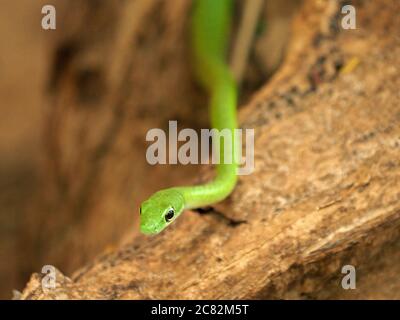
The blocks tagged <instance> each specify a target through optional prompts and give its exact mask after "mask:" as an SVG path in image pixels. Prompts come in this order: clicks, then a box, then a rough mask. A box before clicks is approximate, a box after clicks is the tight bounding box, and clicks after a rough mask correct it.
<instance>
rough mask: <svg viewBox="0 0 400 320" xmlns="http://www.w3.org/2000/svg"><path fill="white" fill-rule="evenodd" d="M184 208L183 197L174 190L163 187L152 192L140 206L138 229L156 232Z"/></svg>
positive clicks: (147, 232)
mask: <svg viewBox="0 0 400 320" xmlns="http://www.w3.org/2000/svg"><path fill="white" fill-rule="evenodd" d="M183 209H184V198H183V196H182V194H181V193H180V192H179V191H177V190H175V189H174V188H171V189H164V190H161V191H158V192H156V193H155V194H153V195H152V196H151V197H150V198H149V199H147V200H146V201H144V202H143V203H142V205H141V206H140V231H141V232H142V233H144V234H157V233H159V232H161V231H162V230H163V229H164V228H166V227H167V226H168V225H170V224H171V223H172V221H174V220H175V219H176V218H177V217H178V216H179V215H180V214H181V213H182V211H183Z"/></svg>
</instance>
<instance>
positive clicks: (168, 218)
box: [165, 209, 175, 222]
mask: <svg viewBox="0 0 400 320" xmlns="http://www.w3.org/2000/svg"><path fill="white" fill-rule="evenodd" d="M174 215H175V211H174V209H169V211H168V212H167V214H166V215H165V221H167V222H170V221H171V220H172V218H173V217H174Z"/></svg>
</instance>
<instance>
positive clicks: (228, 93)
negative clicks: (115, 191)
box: [140, 0, 238, 234]
mask: <svg viewBox="0 0 400 320" xmlns="http://www.w3.org/2000/svg"><path fill="white" fill-rule="evenodd" d="M232 10H233V1H232V0H195V1H194V7H193V13H192V20H191V22H192V23H191V47H192V54H193V62H194V69H195V75H196V78H197V81H198V82H199V83H200V84H201V85H202V86H203V87H204V89H205V90H206V91H207V93H208V95H209V99H210V101H209V109H210V110H209V113H210V119H211V127H212V128H214V129H217V130H219V131H221V130H223V129H229V132H230V134H231V139H232V144H231V146H230V149H231V150H226V148H227V147H226V146H225V144H224V143H223V140H224V139H223V138H222V137H219V138H218V139H219V140H220V141H219V142H220V143H219V148H218V149H219V150H218V152H219V156H220V161H219V164H217V168H216V170H217V172H216V177H215V179H214V180H213V181H211V182H209V183H206V184H203V185H197V186H182V187H172V188H168V189H163V190H160V191H158V192H156V193H154V194H153V195H152V196H151V197H150V198H149V199H147V200H146V201H144V202H143V203H142V205H141V207H140V229H141V232H142V233H144V234H157V233H159V232H161V231H162V230H163V229H164V228H165V227H167V226H168V225H170V224H171V223H172V222H173V221H174V220H175V219H176V218H178V217H179V216H180V215H181V213H182V212H183V211H184V210H185V209H193V208H199V207H203V206H208V205H211V204H213V203H216V202H219V201H221V200H223V199H225V198H226V197H227V196H228V195H229V194H230V193H231V192H232V190H233V189H234V187H235V185H236V182H237V167H238V165H237V162H236V161H235V159H236V158H235V157H234V156H233V159H234V161H224V159H225V158H224V157H225V154H226V151H228V152H231V154H232V155H235V154H236V151H237V150H236V148H237V147H236V144H237V141H236V137H235V134H234V130H235V129H236V128H237V117H236V100H237V89H236V85H235V81H234V79H233V76H232V74H231V72H230V70H229V67H228V65H227V62H226V57H225V54H226V47H227V44H228V38H229V37H228V35H229V30H230V23H231V17H232ZM224 149H225V150H224Z"/></svg>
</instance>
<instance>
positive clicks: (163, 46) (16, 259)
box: [0, 0, 301, 299]
mask: <svg viewBox="0 0 400 320" xmlns="http://www.w3.org/2000/svg"><path fill="white" fill-rule="evenodd" d="M244 3H245V2H243V1H238V2H237V5H236V15H237V19H235V21H236V22H235V28H234V32H233V38H235V37H234V36H235V35H237V34H238V32H239V30H240V28H241V26H240V25H239V23H238V22H237V21H241V17H242V13H243V12H244ZM300 3H301V1H296V0H281V1H268V2H267V3H264V4H263V5H262V6H261V7H260V9H259V11H260V12H259V16H260V20H259V21H258V22H257V24H256V25H255V26H254V30H255V36H254V38H252V39H251V41H249V43H250V45H249V44H247V45H245V47H246V46H247V48H245V49H247V51H248V52H249V59H248V60H249V61H250V63H247V59H246V57H243V59H242V61H241V63H242V64H244V66H245V69H244V71H243V75H241V82H242V90H241V97H240V101H241V104H245V103H246V101H247V100H248V98H249V97H250V95H251V94H252V93H253V92H254V91H255V90H257V89H258V88H259V87H260V86H261V85H262V84H263V83H264V82H265V81H266V80H267V79H268V78H269V77H270V76H271V75H272V74H273V72H274V71H275V70H276V68H277V67H278V66H279V63H280V62H281V61H282V57H283V56H284V52H285V45H286V43H287V41H288V38H289V36H290V31H289V30H290V21H291V17H292V15H293V13H294V12H295V11H296V10H297V8H298V7H299V5H300ZM45 4H51V5H54V6H55V8H56V10H57V29H56V30H43V29H42V27H41V20H42V18H43V15H42V13H41V10H42V6H43V5H45ZM190 5H191V2H190V1H189V0H174V1H163V0H137V1H111V0H107V1H99V0H74V1H68V0H47V1H42V0H18V1H12V0H0V6H1V11H0V36H1V39H2V41H0V101H1V104H0V105H1V117H0V123H1V125H0V128H1V129H0V130H1V131H0V133H1V134H0V155H1V157H0V298H6V299H8V298H11V296H12V290H13V289H17V290H22V289H23V286H24V284H25V283H26V282H27V280H28V279H29V276H30V274H32V273H33V272H40V270H41V268H42V266H43V265H45V264H51V265H54V266H56V267H57V268H58V269H60V270H61V271H62V272H63V273H65V274H66V275H71V273H72V272H73V271H75V270H77V269H78V268H79V267H80V266H82V265H84V264H85V263H87V262H88V261H90V259H92V258H94V257H95V256H96V255H98V254H100V253H103V252H107V251H108V250H112V249H113V248H115V247H116V246H118V245H119V244H121V243H123V242H126V241H129V239H131V238H132V237H133V236H134V235H135V233H136V232H137V228H136V227H137V218H138V216H137V211H138V205H139V203H140V202H141V201H142V200H144V199H145V198H146V197H148V196H149V195H150V194H151V193H152V192H154V191H156V190H158V189H159V188H162V187H168V186H171V185H176V184H183V183H191V182H193V181H194V180H195V179H194V177H195V176H196V173H197V172H198V167H191V166H184V167H182V166H156V167H151V166H149V165H148V164H147V163H146V161H145V150H146V147H147V144H146V141H145V134H146V132H147V130H149V129H151V128H155V127H159V128H163V129H165V128H167V126H168V120H172V119H173V120H178V124H179V126H180V127H182V128H183V127H191V128H197V129H198V128H206V127H207V126H208V116H207V108H206V97H205V96H204V93H203V92H202V91H201V89H200V88H199V87H198V86H197V85H196V83H195V82H194V80H193V77H192V73H191V67H190V58H189V56H190V54H189V52H188V47H187V45H188V17H189V14H190ZM233 46H234V44H232V47H233ZM239 60H240V59H239Z"/></svg>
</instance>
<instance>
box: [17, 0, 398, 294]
mask: <svg viewBox="0 0 400 320" xmlns="http://www.w3.org/2000/svg"><path fill="white" fill-rule="evenodd" d="M354 5H355V6H356V8H357V29H356V30H343V29H341V28H340V18H341V15H340V4H339V1H338V2H336V1H326V2H325V1H313V0H307V1H305V3H304V5H303V7H302V10H301V12H299V14H298V15H297V17H296V21H295V22H294V24H293V36H292V40H291V43H290V45H289V48H288V56H287V57H286V59H285V62H284V64H283V66H282V67H281V68H280V70H279V71H278V72H277V74H276V75H275V76H274V77H273V79H272V80H271V82H270V83H268V84H267V85H266V86H265V87H263V88H262V89H261V90H260V91H259V92H258V93H257V94H256V95H255V96H254V99H253V100H252V101H251V102H250V103H249V104H248V105H247V106H245V107H244V108H243V110H242V112H241V123H242V126H243V127H245V128H254V127H255V128H256V145H255V160H256V167H255V172H254V173H253V174H251V175H249V176H242V177H240V181H239V184H238V186H237V188H236V189H235V191H234V193H233V194H232V196H231V197H230V198H229V199H228V200H227V201H225V202H223V203H221V204H218V205H216V206H215V207H214V208H213V210H212V211H211V212H209V213H206V214H199V213H196V212H186V213H185V214H184V215H183V216H182V217H181V218H180V219H178V220H177V221H176V223H175V224H174V225H172V226H171V227H169V228H168V229H167V230H166V231H165V232H163V233H162V234H160V235H158V236H155V237H144V236H141V235H140V236H137V237H136V238H135V239H134V240H133V241H132V242H131V243H130V244H128V245H126V246H124V247H122V248H120V249H118V250H116V251H115V252H112V253H110V254H107V255H104V256H102V257H100V258H99V259H97V260H95V261H94V262H93V263H91V264H88V265H86V266H85V267H83V268H82V269H80V270H79V271H78V272H76V273H75V274H74V275H73V276H72V278H71V280H69V279H68V278H66V277H65V276H63V275H62V274H59V275H58V277H57V284H58V286H57V288H56V289H54V290H50V291H46V292H44V291H43V290H42V288H41V285H40V279H41V278H40V276H39V275H37V274H35V275H33V276H32V278H31V280H30V282H29V283H28V284H27V287H26V288H25V290H24V292H23V294H22V298H24V299H49V298H69V299H154V298H161V299H175V298H176V299H180V298H183V299H187V298H200V299H220V298H224V299H237V298H247V299H249V298H250V299H256V298H257V299H260V298H305V297H311V298H318V297H329V292H330V291H332V290H337V288H338V286H340V279H341V277H342V274H341V268H342V266H343V265H346V264H351V265H353V266H355V268H356V270H357V272H358V273H357V276H358V277H361V278H362V277H364V276H365V275H366V274H367V271H368V270H370V269H371V268H373V267H374V265H376V263H377V261H379V258H380V256H381V254H382V252H384V251H387V250H391V248H394V247H395V246H396V243H398V241H399V239H400V138H399V137H400V126H399V123H400V104H399V102H400V99H399V98H400V96H399V93H398V88H399V86H400V77H399V70H398V66H399V62H400V61H399V57H400V45H399V44H400V39H399V38H398V37H397V38H396V37H395V36H394V35H395V34H396V32H398V30H399V28H400V20H399V19H398V16H397V13H398V12H399V9H400V3H399V2H398V1H396V0H382V1H379V3H378V2H375V1H354ZM354 59H356V61H359V63H358V65H357V64H355V63H354V61H355V60H354ZM349 63H351V64H352V66H353V67H352V68H350V69H349V68H346V69H345V70H346V73H343V72H340V70H343V67H346V66H348V65H349ZM235 221H244V223H237V224H236V223H234V222H235Z"/></svg>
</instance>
